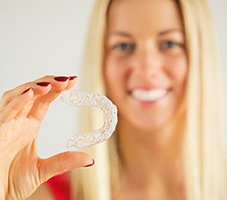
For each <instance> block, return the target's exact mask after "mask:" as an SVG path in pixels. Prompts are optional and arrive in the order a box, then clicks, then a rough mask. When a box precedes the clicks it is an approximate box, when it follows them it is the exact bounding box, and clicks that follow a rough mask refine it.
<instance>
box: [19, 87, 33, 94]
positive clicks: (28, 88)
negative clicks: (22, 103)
mask: <svg viewBox="0 0 227 200" xmlns="http://www.w3.org/2000/svg"><path fill="white" fill-rule="evenodd" d="M30 89H31V88H28V89H26V90H25V91H24V92H22V93H21V94H25V93H26V92H28V91H29V90H30Z"/></svg>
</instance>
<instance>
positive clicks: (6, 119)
mask: <svg viewBox="0 0 227 200" xmlns="http://www.w3.org/2000/svg"><path fill="white" fill-rule="evenodd" d="M75 82H76V77H53V76H46V77H43V78H40V79H38V80H36V81H34V82H29V83H26V84H23V85H20V86H18V87H16V88H15V89H12V90H10V91H8V92H6V93H5V94H4V95H3V97H2V100H1V102H0V196H1V198H3V199H7V200H24V199H26V198H27V197H29V196H30V195H31V194H32V193H33V192H34V191H35V190H36V189H37V187H39V186H40V184H42V183H43V182H44V181H46V180H48V179H49V178H51V177H52V176H54V175H56V174H59V173H63V172H65V171H67V170H71V169H73V168H78V167H82V166H87V165H91V164H92V163H93V159H92V158H91V157H90V156H89V155H87V154H85V153H82V152H65V153H61V154H58V155H55V156H53V157H51V158H48V159H41V158H39V157H38V155H37V152H36V139H37V135H38V130H39V128H40V124H41V122H42V120H43V118H44V116H45V115H46V113H47V111H48V108H49V106H50V104H51V102H52V101H53V100H54V99H55V98H56V97H58V96H59V94H60V93H61V92H62V91H63V90H65V89H70V88H71V87H72V86H74V85H75Z"/></svg>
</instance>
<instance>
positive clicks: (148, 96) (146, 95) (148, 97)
mask: <svg viewBox="0 0 227 200" xmlns="http://www.w3.org/2000/svg"><path fill="white" fill-rule="evenodd" d="M166 92H167V91H166V90H162V89H156V90H141V89H138V90H134V91H133V92H132V96H133V97H134V98H136V99H137V100H139V101H155V100H158V99H160V98H161V97H163V96H164V95H165V94H166Z"/></svg>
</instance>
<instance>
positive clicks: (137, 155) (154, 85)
mask: <svg viewBox="0 0 227 200" xmlns="http://www.w3.org/2000/svg"><path fill="white" fill-rule="evenodd" d="M184 40H185V39H184V30H183V25H182V20H181V16H180V13H179V10H178V7H177V5H176V3H175V2H174V1H171V0H161V1H160V0H144V1H143V3H141V2H140V1H138V0H114V1H113V2H112V4H111V6H110V9H109V13H108V19H107V31H106V41H105V49H106V55H105V62H104V78H105V83H106V89H107V94H108V97H109V98H110V99H112V100H113V101H114V103H115V104H116V105H117V107H118V110H119V123H118V141H119V150H120V156H121V159H122V160H121V161H122V169H123V170H122V174H123V175H122V190H121V191H120V194H118V195H117V197H116V199H121V198H122V199H131V200H133V199H141V198H142V197H143V198H142V199H160V200H162V199H163V200H164V199H184V189H183V184H182V182H183V180H182V167H181V155H180V153H179V152H181V143H182V130H181V127H180V126H179V124H180V123H179V120H180V117H182V114H183V111H184V88H185V82H186V76H187V56H186V53H185V41H184ZM157 90H158V91H159V92H160V91H161V95H157V94H155V93H154V91H156V92H157ZM141 92H142V94H141ZM148 92H149V94H148ZM150 95H151V96H152V97H151V96H150Z"/></svg>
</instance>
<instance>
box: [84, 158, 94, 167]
mask: <svg viewBox="0 0 227 200" xmlns="http://www.w3.org/2000/svg"><path fill="white" fill-rule="evenodd" d="M94 164H95V160H94V159H92V163H91V164H89V165H86V166H85V167H91V166H93V165H94Z"/></svg>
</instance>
